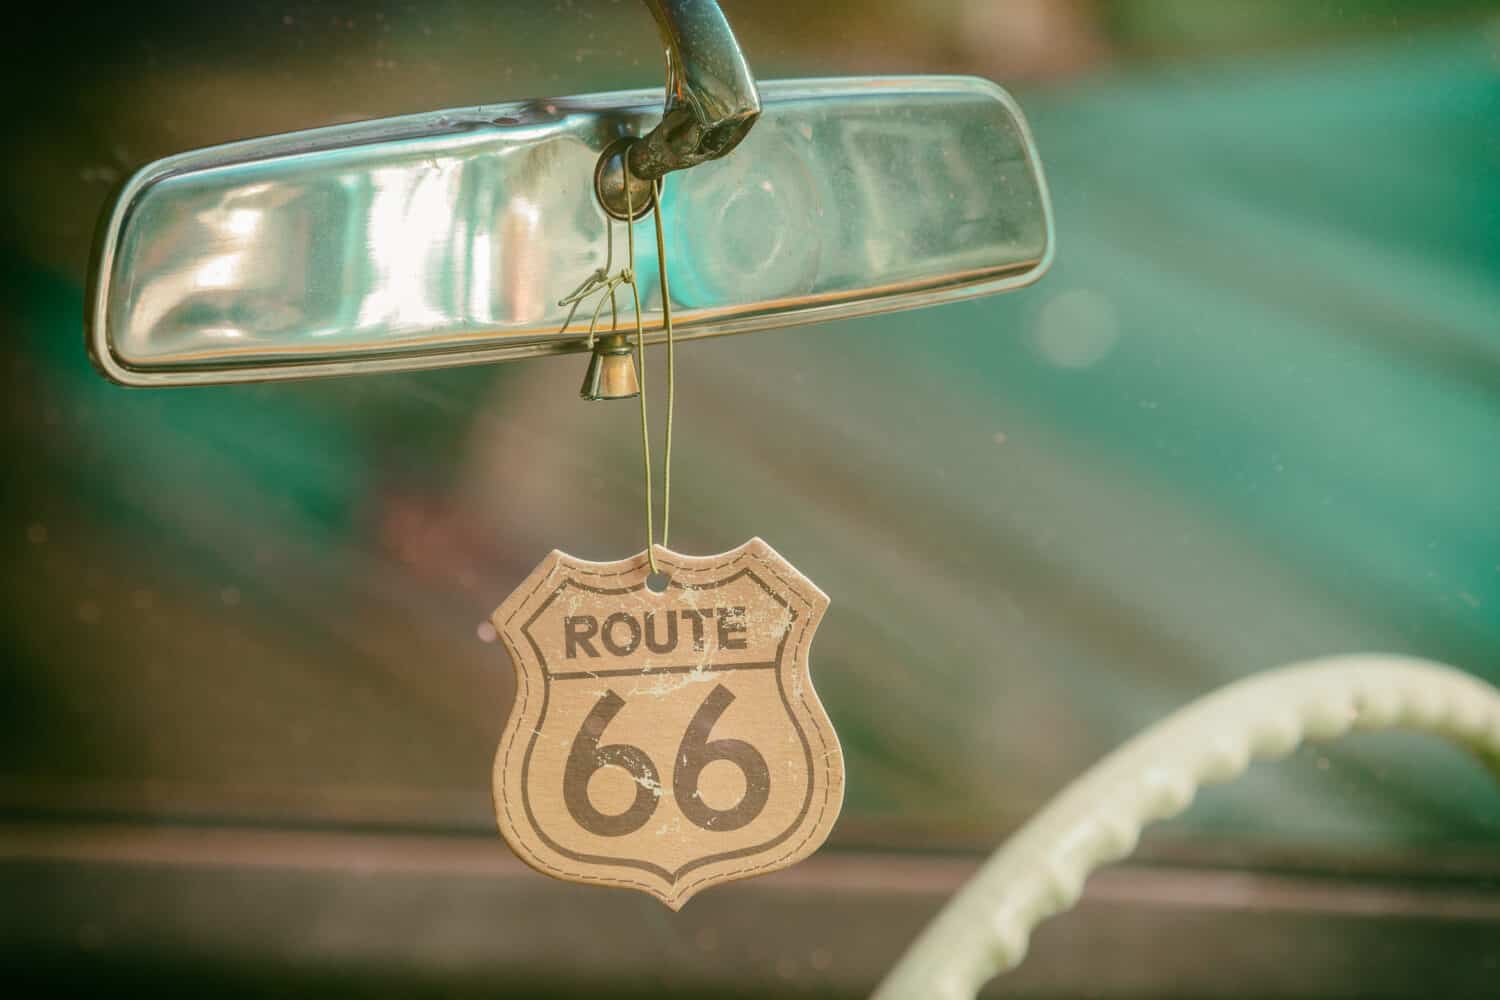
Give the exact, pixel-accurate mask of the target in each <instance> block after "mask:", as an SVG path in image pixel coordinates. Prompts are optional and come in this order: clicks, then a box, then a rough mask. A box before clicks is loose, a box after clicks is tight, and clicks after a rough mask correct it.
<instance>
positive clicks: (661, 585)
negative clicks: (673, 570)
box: [646, 573, 672, 594]
mask: <svg viewBox="0 0 1500 1000" xmlns="http://www.w3.org/2000/svg"><path fill="white" fill-rule="evenodd" d="M671 580H672V578H671V577H669V576H667V574H665V573H652V574H651V575H650V576H648V577H646V589H647V590H649V591H651V592H652V593H653V594H664V593H666V592H667V584H668V583H670V582H671Z"/></svg>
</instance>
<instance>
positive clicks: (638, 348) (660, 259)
mask: <svg viewBox="0 0 1500 1000" xmlns="http://www.w3.org/2000/svg"><path fill="white" fill-rule="evenodd" d="M665 189H666V184H665V182H664V181H663V180H662V178H657V179H656V180H655V181H654V182H653V183H652V202H653V204H652V207H651V211H652V216H653V217H654V220H655V223H656V268H657V274H658V276H659V278H660V281H661V315H662V328H663V329H664V330H665V331H666V334H667V439H666V449H665V451H666V454H665V455H664V460H663V463H662V518H661V543H662V546H663V547H665V546H666V545H667V540H668V538H669V537H670V535H669V533H670V531H671V526H672V415H673V411H674V410H675V408H676V402H677V356H676V341H675V338H674V336H673V333H672V293H671V289H670V287H669V286H668V284H667V248H666V237H665V234H664V233H663V226H662V218H661V202H662V194H663V192H664V191H665ZM625 220H626V221H625V237H626V240H627V242H628V244H629V251H628V252H629V255H630V264H631V266H628V267H626V268H625V270H624V271H623V272H622V274H623V276H624V277H625V280H626V281H627V282H629V284H630V295H631V298H632V299H633V300H634V303H635V355H636V369H637V376H638V378H639V379H640V385H641V391H640V402H641V465H642V469H643V471H644V473H645V480H646V561H647V563H648V564H649V565H650V567H651V572H652V573H659V572H661V571H660V570H659V569H658V568H657V565H656V516H655V510H654V502H653V496H652V486H651V432H650V425H649V421H648V417H647V411H646V331H645V327H644V326H643V324H642V322H641V293H640V288H639V287H638V286H637V284H636V280H635V269H634V266H633V265H634V264H635V205H634V203H633V200H632V198H631V194H630V183H629V178H628V177H627V178H626V183H625Z"/></svg>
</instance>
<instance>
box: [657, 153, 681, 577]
mask: <svg viewBox="0 0 1500 1000" xmlns="http://www.w3.org/2000/svg"><path fill="white" fill-rule="evenodd" d="M666 190H667V182H666V178H665V177H658V178H656V181H655V188H654V191H653V194H654V195H655V202H656V206H655V210H654V211H653V212H652V213H651V216H652V218H653V219H654V220H655V222H656V273H657V274H658V275H659V276H660V278H661V323H662V327H663V328H664V329H665V330H666V331H667V447H666V455H665V457H664V460H663V462H662V487H661V493H662V496H661V544H662V547H663V548H670V547H671V546H670V544H669V543H668V541H667V533H668V532H669V531H671V529H672V413H673V411H674V410H675V409H676V404H677V357H676V353H677V352H676V348H677V344H676V340H675V338H674V337H673V336H672V289H671V288H670V287H669V286H668V284H667V241H666V237H665V236H664V235H663V234H662V221H661V200H662V195H664V194H665V193H666Z"/></svg>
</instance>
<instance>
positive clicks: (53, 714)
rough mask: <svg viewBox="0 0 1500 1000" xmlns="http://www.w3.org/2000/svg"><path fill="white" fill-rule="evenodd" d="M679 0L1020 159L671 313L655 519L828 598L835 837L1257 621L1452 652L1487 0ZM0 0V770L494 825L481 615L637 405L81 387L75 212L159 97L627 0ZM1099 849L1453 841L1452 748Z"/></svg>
mask: <svg viewBox="0 0 1500 1000" xmlns="http://www.w3.org/2000/svg"><path fill="white" fill-rule="evenodd" d="M723 6H724V8H725V10H726V12H727V13H728V15H729V17H730V19H731V21H732V23H733V24H734V25H735V28H736V30H737V32H738V34H739V36H740V39H741V41H742V43H743V44H744V47H745V49H746V52H747V55H748V56H749V58H750V61H751V64H752V66H753V67H754V69H755V71H756V72H757V74H758V75H759V76H761V77H763V78H772V77H780V76H798V75H842V74H861V73H898V72H903V73H904V72H944V73H951V72H962V73H975V74H978V75H982V76H986V77H989V78H992V79H995V80H998V81H999V82H1001V83H1002V84H1005V85H1007V86H1008V87H1010V88H1011V89H1012V90H1013V91H1014V92H1015V93H1016V94H1017V96H1018V97H1019V99H1020V101H1021V103H1022V106H1023V107H1024V109H1025V110H1026V112H1027V114H1028V116H1029V118H1030V121H1031V123H1032V126H1033V128H1034V131H1035V134H1036V137H1037V141H1038V144H1039V146H1040V148H1041V151H1042V157H1043V161H1044V164H1045V166H1046V170H1047V173H1048V179H1049V182H1050V184H1051V187H1052V192H1053V199H1054V203H1055V209H1056V214H1057V226H1058V254H1057V262H1056V265H1055V267H1054V268H1053V270H1052V272H1051V273H1050V274H1049V275H1048V276H1047V277H1046V278H1045V279H1044V280H1043V281H1042V282H1041V283H1040V284H1038V285H1036V286H1034V287H1033V288H1031V289H1027V290H1024V291H1021V292H1018V293H1015V294H1012V295H1009V296H1002V297H997V298H990V299H984V300H979V301H974V302H968V303H963V304H958V305H953V306H947V307H942V308H937V309H929V310H925V311H921V312H915V313H903V314H897V315H890V316H884V317H878V318H873V319H864V320H859V321H854V322H845V323H837V324H831V325H828V326H822V327H816V328H807V329H798V330H787V331H779V332H773V333H763V334H759V335H756V336H751V337H738V338H729V339H724V340H717V341H711V342H705V343H700V344H694V345H692V346H689V347H685V348H684V350H683V351H682V352H681V353H680V356H679V376H680V383H679V394H678V411H677V415H678V427H677V438H676V449H677V451H676V465H675V470H674V473H675V484H676V491H675V493H674V506H673V509H674V521H673V536H672V537H673V542H674V547H676V548H678V549H681V550H683V551H687V552H700V553H708V552H717V551H722V550H724V549H727V548H731V547H733V546H735V545H737V544H739V543H740V542H741V541H743V540H744V539H745V538H747V537H749V536H751V535H761V536H762V537H764V538H766V539H767V540H768V541H769V542H770V543H771V544H772V545H774V546H775V547H776V548H777V549H778V550H780V551H781V552H782V553H783V554H785V555H786V556H787V557H788V558H789V559H790V560H791V561H792V562H793V563H795V564H796V565H797V566H798V567H799V568H801V569H802V570H804V571H805V572H806V573H807V574H808V575H809V576H810V577H811V578H812V579H813V580H815V581H817V582H818V583H819V585H820V586H822V587H823V588H824V589H825V590H826V591H827V592H828V593H829V594H830V595H831V596H832V598H833V608H832V611H831V613H830V614H829V616H828V619H827V621H826V623H825V624H824V626H823V628H822V629H821V631H820V633H819V636H818V641H817V643H816V645H815V647H814V652H813V670H814V678H815V681H816V683H817V685H818V687H819V690H820V692H821V693H822V695H823V699H824V701H825V703H826V705H827V707H828V709H829V712H830V714H831V715H832V717H833V718H834V721H835V723H836V725H837V727H838V729H839V732H840V734H841V738H842V739H843V742H844V747H845V751H846V755H847V768H848V777H849V788H848V801H847V804H846V807H845V812H844V817H843V819H842V820H841V822H840V824H839V826H838V828H837V829H836V830H835V833H834V836H833V840H832V841H831V850H832V851H834V852H838V851H846V852H879V851H902V852H953V853H955V854H957V855H960V856H967V855H970V854H972V853H974V852H978V851H982V850H984V849H987V848H988V847H990V846H992V845H994V844H995V843H997V842H998V841H999V840H1000V839H1001V838H1002V837H1003V836H1004V834H1005V833H1006V832H1007V831H1009V830H1011V829H1013V828H1014V827H1015V826H1016V825H1018V824H1019V823H1020V822H1021V821H1023V820H1024V819H1025V818H1026V817H1027V816H1028V815H1030V814H1031V813H1032V812H1034V811H1035V810H1036V809H1037V808H1038V807H1039V806H1040V805H1041V804H1042V803H1043V802H1044V801H1045V800H1046V799H1047V798H1048V797H1049V796H1050V795H1051V794H1052V793H1053V792H1055V791H1056V790H1058V789H1059V788H1060V787H1061V786H1062V785H1063V784H1064V783H1065V782H1066V781H1067V780H1068V779H1069V778H1071V777H1072V776H1074V775H1075V774H1077V773H1078V772H1080V771H1081V770H1082V769H1083V768H1085V767H1086V766H1087V765H1088V764H1089V763H1091V762H1092V761H1093V760H1095V759H1097V758H1098V757H1099V756H1100V755H1101V754H1103V753H1104V752H1106V751H1107V750H1109V749H1111V748H1112V747H1114V746H1115V745H1116V744H1118V743H1119V742H1120V741H1122V740H1123V739H1125V738H1127V737H1128V736H1129V735H1131V734H1133V733H1134V732H1136V731H1137V730H1138V729H1140V728H1141V727H1143V726H1144V725H1146V724H1148V723H1149V722H1151V721H1153V720H1154V719H1157V718H1159V717H1160V716H1162V715H1163V714H1165V713H1167V712H1169V711H1170V710H1171V709H1173V708H1174V707H1177V706H1179V705H1181V704H1183V703H1185V702H1187V701H1188V700H1190V699H1191V698H1193V697H1194V696H1196V695H1198V694H1201V693H1204V692H1207V691H1209V690H1211V689H1213V688H1215V687H1218V686H1219V685H1221V684H1223V683H1225V682H1227V681H1230V680H1232V679H1234V678H1237V677H1240V676H1244V675H1246V674H1248V673H1251V672H1253V671H1256V670H1259V669H1262V668H1265V667H1270V666H1273V665H1277V664H1280V663H1283V662H1287V661H1291V660H1295V659H1300V658H1305V657H1309V656H1316V655H1320V654H1326V653H1336V652H1349V651H1362V650H1381V651H1393V652H1404V653H1411V654H1416V655H1420V656H1426V657H1431V658H1435V659H1439V660H1444V661H1447V662H1451V663H1453V664H1455V665H1458V666H1461V667H1464V668H1466V669H1469V670H1472V671H1474V672H1475V673H1477V674H1479V675H1480V676H1483V677H1486V678H1488V679H1489V680H1492V681H1500V468H1497V461H1500V5H1497V4H1495V3H1476V2H1435V0H1427V2H1422V0H1348V2H1342V3H1331V2H1319V0H1313V2H1293V0H1279V2H1250V0H1218V2H1211V3H1200V2H1193V0H1120V2H1098V3H1091V2H1041V0H1037V2H1021V0H1016V2H993V3H988V2H983V0H936V2H931V0H929V2H919V0H881V2H865V3H855V2H850V0H836V2H831V3H822V4H808V3H791V2H789V0H771V2H760V3H751V2H733V0H724V3H723ZM9 40H10V43H11V45H12V47H13V51H12V52H10V53H9V54H8V56H7V60H6V69H5V73H6V74H7V76H8V78H9V80H10V83H11V85H10V86H8V87H6V88H5V93H4V98H3V100H4V101H5V102H6V103H7V104H8V106H9V107H8V110H9V111H10V115H9V120H10V121H11V122H12V125H11V130H12V140H11V141H10V142H9V143H8V144H7V147H6V155H5V156H4V157H3V162H0V178H3V192H4V193H3V195H0V222H3V225H0V288H3V297H0V322H3V333H4V351H5V354H4V358H3V369H0V379H3V394H4V400H5V407H6V415H5V420H4V421H3V423H0V447H3V462H4V467H5V470H6V472H5V475H4V477H3V481H0V482H3V484H0V538H3V545H4V546H5V550H6V554H7V557H6V561H5V565H4V570H3V574H0V585H3V588H4V591H3V596H4V601H3V610H0V615H3V621H4V657H5V665H6V670H5V671H4V675H3V676H4V678H5V680H4V684H5V693H4V698H3V702H0V704H3V709H0V712H3V713H4V714H3V716H0V719H3V726H0V812H3V814H4V816H3V818H4V819H5V820H6V821H7V822H8V823H10V824H11V827H12V828H15V829H19V828H23V827H25V828H28V829H29V828H30V827H29V826H28V824H30V825H35V824H38V823H47V824H54V825H55V826H57V827H58V828H60V829H68V830H76V829H77V828H79V827H82V826H89V825H101V826H108V825H109V824H135V826H137V827H139V826H145V827H152V826H159V825H168V826H172V827H189V828H198V827H206V828H213V829H223V828H250V829H265V828H275V829H297V830H339V831H355V832H359V831H365V832H370V831H375V832H392V831H394V832H398V833H416V834H423V835H428V834H436V835H444V836H447V835H454V836H460V835H469V834H473V835H475V836H476V837H477V836H486V837H487V836H488V835H489V833H490V831H492V829H493V816H492V813H491V808H490V802H489V783H488V771H489V766H490V758H491V755H492V753H493V749H494V745H495V742H496V740H497V738H498V736H499V733H500V729H501V725H502V723H503V721H504V718H505V714H506V712H507V710H508V706H509V699H510V696H511V679H510V669H509V666H508V664H507V662H506V660H505V657H504V653H503V651H502V650H501V648H500V647H499V646H498V645H495V644H492V643H487V642H485V641H484V637H483V636H482V635H481V633H480V631H479V630H478V625H479V624H480V623H481V622H482V621H483V620H484V618H485V616H486V615H487V614H488V612H489V611H490V610H491V609H492V608H493V607H494V606H495V604H497V603H498V602H499V600H500V599H501V598H503V597H504V596H505V595H506V594H507V593H508V592H509V591H510V589H511V588H512V587H513V586H514V585H515V584H516V583H517V582H518V581H519V580H520V579H521V578H522V577H523V576H524V574H525V573H526V572H527V571H529V570H530V568H531V567H532V566H534V565H535V564H536V563H537V562H538V561H539V560H540V559H541V558H542V556H543V555H545V554H546V553H547V552H548V551H549V550H550V549H552V548H554V547H560V548H564V549H566V550H568V551H569V552H572V553H574V554H577V555H579V556H582V557H585V558H594V559H617V558H622V557H624V556H626V555H628V554H631V553H634V552H636V551H639V550H640V548H641V547H642V539H641V538H640V537H639V536H640V526H639V521H640V507H641V503H642V495H641V493H642V486H641V483H640V477H639V471H638V465H637V463H638V451H637V449H638V447H639V445H638V433H639V431H638V426H637V424H636V422H635V421H636V413H635V409H634V407H633V405H629V404H613V405H609V404H599V405H590V406H585V405H583V404H581V403H579V402H578V401H577V398H576V388H577V382H578V380H579V378H580V377H581V375H582V367H583V359H582V358H581V357H572V358H557V359H548V360H541V361H533V362H529V363H527V364H519V365H508V366H497V367H481V368H470V369H461V370H451V371H444V372H433V373H424V374H417V375H398V376H378V377H369V378H358V379H346V380H335V381H321V382H314V383H304V384H292V385H264V386H236V387H215V388H203V389H183V390H172V391H142V390H126V389H122V388H119V387H116V386H113V385H109V384H107V383H105V382H104V381H103V380H102V379H101V378H100V377H98V376H97V375H95V374H94V372H93V371H92V370H91V369H90V367H89V365H88V362H87V360H86V358H85V355H84V350H83V344H82V311H83V302H84V286H85V281H86V270H87V259H88V252H89V244H90V239H91V235H92V230H93V226H94V224H95V221H96V219H97V218H98V215H99V213H100V212H101V210H102V209H103V207H104V205H105V204H106V199H107V197H108V195H109V193H110V191H111V189H112V186H114V185H117V184H118V183H120V182H122V181H123V180H124V178H125V177H126V176H128V174H129V173H130V172H131V171H133V170H134V169H135V168H137V167H138V166H140V165H142V164H144V163H145V162H147V161H149V160H151V159H154V158H157V157H159V156H163V155H166V154H169V153H172V152H176V151H180V150H183V149H188V148H192V147H197V146H202V145H206V144H210V143H214V142H219V141H224V140H229V139H233V138H239V137H244V136H249V135H256V134H264V133H269V132H276V131H283V130H289V129H293V128H301V127H309V126H316V125H321V124H328V123H332V122H336V121H346V120H351V119H357V118H364V117H375V116H384V115H394V114H400V113H405V112H412V111H421V110H427V109H433V108H441V107H456V106H462V105H466V104H478V103H482V102H493V101H499V100H506V99H512V98H521V97H527V96H534V95H554V94H559V95H560V94H568V93H579V92H588V91H593V90H603V89H611V88H615V87H625V86H639V85H649V84H654V83H656V82H657V81H658V80H659V73H660V69H659V65H658V57H657V55H656V51H657V50H656V46H655V41H654V32H653V28H652V25H651V22H650V19H649V18H648V17H647V16H646V14H645V12H644V9H643V8H642V7H641V6H640V5H639V4H637V3H634V2H624V3H612V2H607V0H576V2H571V3H569V2H561V3H553V2H535V3H519V2H517V3H482V2H478V0H445V2H438V3H427V4H417V3H379V2H375V0H362V2H348V3H289V4H288V3H270V2H256V3H248V4H243V5H237V6H235V7H233V8H230V9H224V8H219V7H216V6H211V5H202V4H187V3H181V2H176V3H174V2H156V3H148V4H144V5H139V6H128V5H126V6H120V7H117V8H113V9H109V10H98V11H95V10H92V9H78V10H69V9H68V8H67V7H66V5H47V6H46V7H45V8H44V7H42V6H36V7H30V8H28V9H27V10H25V11H24V12H22V13H21V15H20V21H19V26H18V27H17V28H16V29H15V30H13V31H12V32H11V33H10V36H9ZM656 370H657V371H659V370H660V368H659V367H657V369H656ZM658 395H659V394H658ZM752 408H754V410H755V412H756V413H757V414H758V416H757V417H756V418H755V419H753V420H751V419H748V414H749V413H750V411H751V409H752ZM656 426H657V427H658V428H659V427H660V426H661V423H660V418H659V417H658V422H657V424H656ZM51 828H52V827H49V829H51ZM486 843H487V844H488V842H486ZM492 847H493V850H495V851H497V852H503V851H504V850H505V849H504V846H503V844H501V843H500V842H499V840H498V839H496V840H495V841H494V842H493V845H492ZM487 849H488V848H487ZM1144 852H1145V853H1144V857H1145V858H1146V859H1147V860H1148V861H1150V862H1154V863H1159V864H1164V865H1166V864H1171V865H1187V866H1208V867H1217V868H1229V869H1243V870H1250V871H1257V870H1276V871H1296V872H1310V873H1319V872H1322V873H1328V872H1333V873H1350V872H1360V873H1375V874H1377V875H1380V876H1382V877H1386V876H1391V877H1395V876H1399V877H1428V876H1432V875H1433V874H1434V873H1439V874H1443V875H1444V876H1445V877H1449V878H1452V879H1454V880H1456V882H1457V883H1458V884H1459V885H1461V886H1463V887H1464V889H1465V891H1469V890H1481V889H1482V890H1486V891H1489V890H1493V889H1495V888H1497V887H1500V791H1497V790H1496V788H1495V787H1494V786H1493V785H1492V784H1491V783H1489V781H1488V779H1487V777H1486V775H1485V773H1484V772H1483V771H1482V769H1481V768H1480V767H1479V766H1478V765H1477V764H1476V763H1475V762H1473V761H1471V760H1469V759H1468V758H1466V757H1465V756H1463V755H1462V754H1461V753H1459V752H1458V751H1456V750H1453V749H1451V748H1449V747H1446V746H1442V745H1439V744H1437V743H1436V742H1434V741H1432V740H1428V739H1422V738H1403V737H1392V736H1380V737H1371V736H1365V737H1358V738H1354V739H1350V740H1348V741H1345V742H1342V743H1339V744H1335V745H1332V746H1327V747H1316V748H1312V749H1307V750H1304V751H1301V752H1299V753H1298V754H1296V755H1294V757H1293V758H1292V760H1291V761H1290V762H1287V763H1283V764H1279V765H1275V766H1270V767H1261V768H1257V769H1255V770H1253V771H1252V773H1251V774H1250V775H1249V776H1248V777H1247V778H1245V779H1243V780H1242V781H1240V782H1238V783H1236V784H1234V785H1232V786H1228V787H1225V788H1221V789H1215V790H1212V791H1209V792H1207V793H1205V794H1204V795H1203V797H1202V799H1201V801H1200V802H1199V804H1197V805H1196V806H1194V808H1193V809H1192V810H1190V811H1189V812H1188V813H1187V814H1186V815H1185V816H1184V817H1183V818H1181V819H1180V820H1177V821H1174V822H1172V823H1170V824H1167V825H1165V826H1163V827H1161V828H1158V829H1157V830H1156V831H1154V832H1153V833H1152V834H1151V835H1150V836H1149V837H1148V839H1147V842H1146V844H1145V845H1144ZM41 885H42V886H43V888H42V889H41V890H39V891H42V892H44V893H45V892H51V891H52V889H49V888H47V886H48V885H50V883H46V882H45V881H44V882H43V883H41ZM54 888H55V887H54ZM570 898H584V899H589V898H592V897H570ZM584 905H585V906H586V905H587V904H584ZM632 905H634V904H632ZM640 905H641V906H642V907H645V906H650V905H654V904H650V903H645V902H643V903H641V904H640ZM19 913H20V910H19V909H18V910H17V912H16V913H15V914H11V915H10V916H8V917H7V920H10V921H11V924H10V925H12V926H13V925H16V924H18V923H22V922H24V918H23V917H21V916H20V915H19ZM643 919H644V918H643ZM650 919H658V918H656V917H654V916H653V917H652V918H650ZM680 919H682V920H686V921H689V922H690V921H691V920H692V919H693V908H691V907H690V908H689V909H688V910H687V911H685V913H684V914H683V915H682V917H681V918H680ZM681 926H685V925H679V928H680V927H681ZM683 933H686V932H683ZM162 947H163V948H165V949H166V950H167V951H170V947H171V942H165V943H164V944H163V945H162ZM58 954H59V955H62V956H63V958H64V959H65V958H66V956H67V949H66V948H64V949H63V950H62V951H61V952H58ZM1496 955H1500V946H1492V947H1491V948H1490V949H1489V950H1488V951H1483V950H1481V951H1475V952H1472V953H1468V952H1465V953H1461V955H1460V959H1461V960H1465V961H1470V962H1471V963H1483V962H1486V961H1491V960H1495V961H1500V958H1495V956H1496ZM894 957H895V956H894V954H891V955H890V956H889V958H890V959H891V960H893V959H894ZM875 964H876V965H877V966H881V965H884V964H888V962H885V961H883V960H879V959H878V956H877V958H876V960H875ZM816 965H817V963H816V962H813V963H811V965H808V964H807V963H804V964H803V965H802V966H799V968H801V969H802V971H803V973H805V974H806V975H807V976H809V977H811V978H809V979H808V980H807V982H806V983H804V984H803V985H807V986H808V987H809V988H818V986H819V984H820V983H822V982H823V980H822V979H820V978H819V977H818V970H817V969H816ZM1478 967H1479V966H1477V965H1475V966H1474V968H1478ZM1486 967H1489V966H1486ZM54 971H55V970H54ZM543 978H545V977H543ZM799 982H800V980H799ZM825 985H826V984H825Z"/></svg>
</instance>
